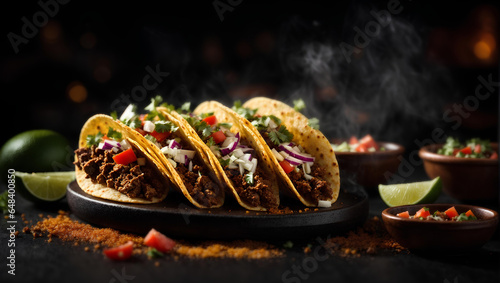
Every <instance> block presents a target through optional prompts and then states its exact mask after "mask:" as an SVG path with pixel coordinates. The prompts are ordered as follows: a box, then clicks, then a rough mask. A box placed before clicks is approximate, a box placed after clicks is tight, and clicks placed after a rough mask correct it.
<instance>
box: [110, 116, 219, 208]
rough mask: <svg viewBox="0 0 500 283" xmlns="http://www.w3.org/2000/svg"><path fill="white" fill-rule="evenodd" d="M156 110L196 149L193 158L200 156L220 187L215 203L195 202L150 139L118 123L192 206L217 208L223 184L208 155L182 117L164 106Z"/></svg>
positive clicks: (173, 169)
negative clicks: (152, 159) (172, 113)
mask: <svg viewBox="0 0 500 283" xmlns="http://www.w3.org/2000/svg"><path fill="white" fill-rule="evenodd" d="M157 111H158V112H160V113H162V115H164V116H165V119H167V120H169V121H171V122H172V123H173V124H174V125H176V126H177V127H179V129H178V130H177V131H178V133H179V134H180V136H181V138H182V140H183V142H186V143H189V144H190V145H191V147H192V148H193V150H196V157H195V158H200V161H201V163H202V164H204V165H205V166H206V167H207V169H208V172H209V176H208V177H210V178H211V179H212V180H213V181H214V182H216V184H217V185H218V187H219V188H220V190H219V192H217V204H216V205H213V206H210V207H207V206H204V205H202V204H200V203H199V202H197V201H196V200H195V199H193V197H192V196H191V195H190V194H189V191H188V189H187V188H186V185H185V184H184V182H183V181H182V178H181V176H179V173H177V171H176V170H175V168H174V167H173V166H172V164H171V163H170V162H169V161H168V158H167V157H166V156H165V155H164V154H163V153H162V152H161V150H160V149H159V148H158V147H157V146H156V145H155V144H153V143H152V142H151V141H149V140H148V139H146V138H144V137H143V136H142V135H141V134H140V133H139V132H137V131H136V130H134V129H132V128H130V127H128V126H126V125H124V124H123V123H121V122H118V123H120V124H121V125H122V126H123V127H125V128H128V129H129V133H130V135H131V136H133V137H134V139H135V140H137V141H138V142H139V143H140V144H142V146H143V147H144V148H145V149H146V151H147V152H148V153H149V154H150V155H151V156H154V157H155V158H156V160H158V161H159V162H160V163H161V165H162V166H163V168H164V171H165V174H166V175H167V176H168V178H169V179H170V180H171V181H172V183H173V184H174V188H175V189H176V190H177V191H178V192H180V193H182V194H183V195H184V196H185V197H186V198H187V199H188V200H189V201H190V202H191V203H192V204H193V205H194V206H196V207H198V208H218V207H221V206H222V205H223V204H224V199H225V194H224V186H223V184H222V182H221V181H220V180H221V179H220V178H219V177H218V174H217V173H216V172H215V169H214V167H213V166H212V164H211V162H210V159H209V157H208V156H207V155H206V152H204V151H203V150H200V146H199V145H198V144H197V143H196V142H195V140H194V139H193V138H191V135H190V133H189V129H191V127H190V126H189V124H188V125H185V123H183V121H185V120H184V119H183V118H182V117H181V120H179V119H176V118H175V117H174V116H172V115H171V114H170V113H169V112H168V110H167V109H166V108H162V107H158V108H157Z"/></svg>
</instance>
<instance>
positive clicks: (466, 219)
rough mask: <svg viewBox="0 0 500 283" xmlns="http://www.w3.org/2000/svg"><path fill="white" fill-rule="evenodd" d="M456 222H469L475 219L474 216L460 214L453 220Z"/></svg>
mask: <svg viewBox="0 0 500 283" xmlns="http://www.w3.org/2000/svg"><path fill="white" fill-rule="evenodd" d="M455 220H456V221H469V220H477V217H476V216H474V215H470V216H467V215H465V213H460V215H459V216H457V218H456V219H455Z"/></svg>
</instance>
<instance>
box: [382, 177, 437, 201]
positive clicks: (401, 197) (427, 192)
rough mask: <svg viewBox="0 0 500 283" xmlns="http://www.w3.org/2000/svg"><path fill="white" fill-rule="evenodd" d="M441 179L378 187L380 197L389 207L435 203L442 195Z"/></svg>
mask: <svg viewBox="0 0 500 283" xmlns="http://www.w3.org/2000/svg"><path fill="white" fill-rule="evenodd" d="M441 188H442V183H441V178H440V177H436V178H435V179H433V180H430V181H423V182H414V183H406V184H392V185H378V192H379V193H380V197H382V200H383V201H384V202H385V203H386V204H387V205H388V206H398V205H408V204H419V203H433V202H435V201H436V199H437V198H438V197H439V194H441Z"/></svg>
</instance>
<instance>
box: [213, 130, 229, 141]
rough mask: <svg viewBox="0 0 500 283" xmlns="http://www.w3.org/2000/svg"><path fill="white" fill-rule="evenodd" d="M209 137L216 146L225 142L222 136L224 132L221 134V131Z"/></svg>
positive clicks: (224, 136)
mask: <svg viewBox="0 0 500 283" xmlns="http://www.w3.org/2000/svg"><path fill="white" fill-rule="evenodd" d="M211 137H212V138H213V139H214V142H215V143H217V144H219V143H222V142H223V141H225V140H226V135H224V132H222V130H220V131H218V132H215V133H213V134H212V135H211Z"/></svg>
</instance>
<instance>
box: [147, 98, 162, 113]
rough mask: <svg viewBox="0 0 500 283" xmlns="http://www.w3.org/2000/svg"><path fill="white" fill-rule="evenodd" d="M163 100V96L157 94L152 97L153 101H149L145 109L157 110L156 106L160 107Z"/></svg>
mask: <svg viewBox="0 0 500 283" xmlns="http://www.w3.org/2000/svg"><path fill="white" fill-rule="evenodd" d="M162 101H163V98H162V97H161V96H159V95H157V96H155V97H154V98H151V103H149V105H148V106H146V107H145V108H144V109H145V110H148V111H150V112H152V111H156V107H158V106H159V105H160V104H161V103H162Z"/></svg>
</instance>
